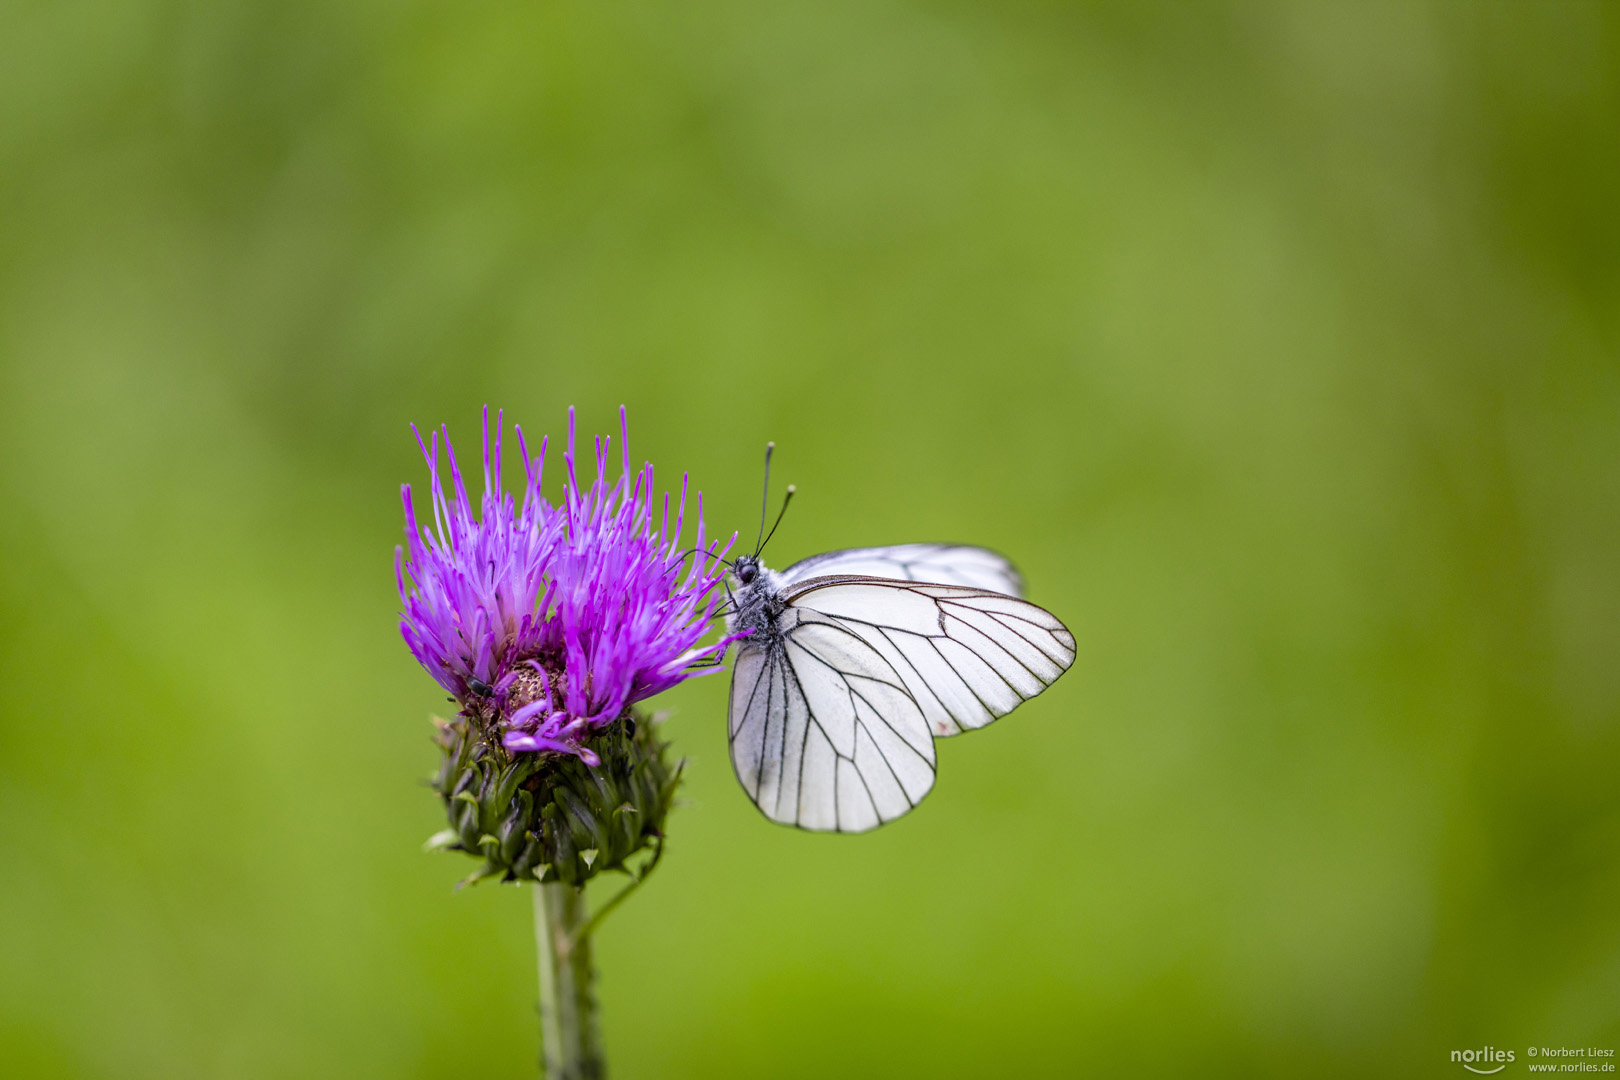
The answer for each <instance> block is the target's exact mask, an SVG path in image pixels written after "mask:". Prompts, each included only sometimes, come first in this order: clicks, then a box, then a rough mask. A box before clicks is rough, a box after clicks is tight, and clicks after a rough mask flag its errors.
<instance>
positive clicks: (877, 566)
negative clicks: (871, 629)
mask: <svg viewBox="0 0 1620 1080" xmlns="http://www.w3.org/2000/svg"><path fill="white" fill-rule="evenodd" d="M831 576H845V577H879V578H893V579H895V580H897V581H919V582H933V583H937V584H941V585H962V586H966V587H968V588H973V589H986V590H988V591H990V592H998V593H1005V594H1007V595H1008V596H1022V595H1023V594H1024V579H1023V578H1022V577H1021V576H1019V573H1018V571H1017V570H1015V569H1014V568H1013V564H1012V563H1011V562H1010V561H1008V560H1007V558H1006V557H1005V556H1002V555H998V554H997V553H995V552H994V551H991V550H989V549H988V548H981V547H971V546H969V545H966V544H890V545H889V546H887V547H870V548H845V549H844V550H842V551H829V552H826V553H825V554H822V555H812V556H810V558H808V559H801V560H800V561H799V562H796V563H794V564H793V565H792V566H790V567H788V568H787V569H786V570H783V571H780V573H779V574H778V580H779V581H780V582H781V584H782V586H783V587H784V588H786V587H790V586H792V585H796V584H798V583H800V582H803V581H807V580H809V579H810V578H812V577H831Z"/></svg>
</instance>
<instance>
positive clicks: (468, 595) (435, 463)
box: [395, 409, 735, 765]
mask: <svg viewBox="0 0 1620 1080" xmlns="http://www.w3.org/2000/svg"><path fill="white" fill-rule="evenodd" d="M619 420H620V430H621V440H620V472H619V476H618V478H617V479H616V480H613V481H611V482H610V481H609V480H608V477H607V470H608V450H609V443H610V440H609V439H608V438H605V437H601V436H598V437H597V438H596V440H595V453H594V455H593V457H594V460H593V461H592V462H591V464H594V466H595V470H596V472H595V478H594V480H593V482H592V483H591V485H590V486H589V487H588V488H582V487H581V486H580V483H579V475H578V474H579V469H578V465H579V462H578V460H577V455H576V452H575V431H574V412H573V410H572V409H570V410H569V412H568V448H567V450H566V451H565V452H564V454H563V466H564V470H563V471H564V475H563V490H562V497H561V500H560V502H559V503H557V504H555V505H554V504H552V503H551V502H549V501H547V500H546V498H545V497H544V496H543V495H542V494H541V491H540V487H541V472H542V468H543V465H544V462H545V454H546V442H545V440H542V441H541V443H540V446H539V453H538V454H537V455H535V456H533V457H531V456H530V454H529V448H528V445H527V443H526V442H525V441H524V439H523V433H522V431H521V429H516V428H514V430H515V431H516V433H517V437H518V447H519V452H520V454H521V456H522V460H523V472H524V483H523V498H522V502H521V503H519V502H517V501H516V500H515V499H514V498H513V496H512V495H511V494H509V493H507V492H506V491H505V490H504V489H503V487H502V484H501V427H502V416H501V414H499V413H498V414H497V415H496V421H495V431H494V438H493V441H492V440H491V438H490V428H489V411H488V409H485V411H484V491H483V496H482V498H481V500H480V503H479V508H478V513H476V514H475V513H474V510H473V505H472V501H471V499H470V498H469V496H468V494H467V490H466V485H465V483H464V482H463V478H462V474H461V470H460V467H459V465H458V463H457V461H456V457H455V452H454V450H453V449H452V448H451V445H450V433H449V431H448V429H441V430H440V431H437V432H434V433H432V435H431V436H430V438H429V439H428V440H426V441H423V440H422V438H421V435H420V433H418V435H417V441H418V443H419V444H420V445H421V447H422V454H423V456H424V457H425V458H426V459H427V463H428V471H429V473H430V475H431V489H430V499H431V502H432V506H433V525H432V527H431V528H428V527H426V526H425V525H424V524H419V523H418V521H417V519H416V514H415V510H414V508H413V505H412V501H411V488H410V485H409V484H407V485H405V486H404V489H403V497H404V503H405V531H406V533H407V535H408V537H409V551H408V553H407V552H406V551H405V550H404V549H400V550H398V551H397V552H396V557H395V568H396V578H397V580H398V585H399V593H400V600H401V603H402V604H403V605H404V612H403V616H402V618H401V620H400V632H401V633H402V634H403V635H404V637H405V642H406V644H407V645H408V646H409V647H410V650H411V653H412V655H414V656H415V657H416V659H417V660H418V662H420V663H421V664H422V666H423V667H424V668H426V669H427V671H428V673H429V674H431V675H432V676H433V677H434V678H435V679H436V680H437V681H438V682H439V685H441V686H443V687H444V688H445V689H446V690H448V691H449V692H450V693H451V694H453V695H454V696H455V697H456V699H457V700H458V701H459V702H460V703H461V705H462V707H463V711H464V712H466V713H468V714H469V715H472V716H475V717H476V718H477V719H478V720H479V722H480V723H481V724H483V725H486V726H487V727H488V729H489V730H490V731H492V732H493V733H495V734H498V735H499V738H500V740H501V742H502V744H503V745H504V746H505V748H506V749H507V750H508V751H514V752H522V751H549V752H554V753H562V754H573V755H577V756H578V757H580V758H581V759H582V760H583V761H584V762H585V763H586V764H587V765H595V764H597V760H596V755H595V753H594V752H593V751H592V750H591V749H590V748H589V747H588V746H586V745H585V742H584V741H585V740H586V739H587V738H589V737H591V736H592V735H595V734H598V733H600V732H601V731H603V730H604V729H605V728H606V727H607V726H608V725H609V724H611V723H613V721H615V720H617V719H619V718H620V717H621V716H622V715H625V714H626V710H627V709H628V708H629V706H630V705H632V704H633V703H635V702H637V701H641V700H643V699H644V698H648V697H651V696H652V695H654V694H657V693H659V692H661V691H663V690H667V689H669V688H670V687H671V686H674V685H675V684H676V683H679V682H681V681H682V680H683V679H686V678H689V677H691V676H693V675H696V674H702V673H703V672H704V670H714V668H713V667H712V666H709V667H707V668H705V665H712V664H714V663H715V662H716V661H718V659H719V658H720V656H721V655H723V654H724V651H725V648H726V645H727V644H729V642H730V639H724V640H721V641H717V642H715V643H713V644H710V645H703V644H701V641H702V638H703V636H704V634H705V633H706V631H707V630H708V627H709V623H710V620H711V618H712V616H713V615H714V609H715V606H716V604H717V602H718V599H719V597H718V596H717V594H716V587H717V586H718V585H719V584H720V582H721V579H722V577H723V574H724V571H723V564H722V560H723V558H724V556H725V553H726V551H727V550H729V549H730V544H729V543H728V544H727V545H726V548H725V549H723V550H719V551H717V550H716V547H717V546H718V543H717V542H714V541H710V542H707V543H706V542H705V539H704V528H703V497H702V495H701V493H700V494H699V495H698V496H697V508H696V515H695V516H696V518H697V521H696V534H697V535H696V543H695V545H694V547H693V548H691V549H689V550H685V551H683V549H682V547H681V543H680V536H681V533H682V531H683V528H684V526H685V524H686V501H687V486H686V482H685V480H684V478H683V481H682V485H681V496H680V501H679V504H678V506H677V508H676V510H675V518H674V521H673V523H671V521H670V497H669V495H668V494H667V493H666V494H665V495H664V496H663V498H662V500H656V499H655V496H654V494H653V468H652V466H651V465H650V464H645V465H643V466H642V467H641V468H640V469H639V470H637V471H634V472H632V471H631V467H630V452H629V446H628V436H629V430H628V426H627V424H626V422H625V415H624V410H623V409H620V411H619ZM441 435H442V436H443V443H444V446H443V452H444V457H445V464H446V465H447V467H448V470H449V474H450V488H449V490H448V491H447V490H446V488H445V485H444V482H443V478H442V476H441V474H440V468H439V465H440V462H439V453H440V446H439V441H440V436H441ZM655 524H656V528H655ZM734 539H735V537H733V540H734Z"/></svg>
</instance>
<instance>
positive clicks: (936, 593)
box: [785, 576, 1075, 736]
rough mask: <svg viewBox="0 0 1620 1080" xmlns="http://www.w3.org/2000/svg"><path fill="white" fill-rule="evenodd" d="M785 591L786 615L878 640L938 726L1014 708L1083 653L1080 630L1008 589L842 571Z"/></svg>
mask: <svg viewBox="0 0 1620 1080" xmlns="http://www.w3.org/2000/svg"><path fill="white" fill-rule="evenodd" d="M785 595H786V598H787V600H788V602H789V604H790V605H791V606H790V608H789V611H788V613H787V615H786V616H785V617H796V618H799V619H812V618H818V617H819V618H820V619H824V620H828V621H831V622H835V623H837V624H838V625H840V626H842V627H843V628H845V629H846V630H848V631H849V633H850V634H852V635H854V636H855V637H858V638H859V639H860V640H861V641H862V642H864V643H865V644H866V645H868V646H870V647H871V649H872V650H873V651H874V652H875V653H877V654H878V656H879V657H880V658H882V659H883V660H884V661H885V663H886V664H887V666H888V667H889V668H890V669H891V670H893V671H894V672H896V673H897V674H898V676H899V678H900V681H901V683H902V684H903V685H904V686H905V688H906V690H907V691H908V693H909V695H910V697H911V699H912V700H913V701H914V702H915V703H916V705H917V706H918V707H919V708H920V709H921V712H922V714H923V717H924V719H925V721H926V723H927V726H928V730H929V731H931V732H932V733H933V734H935V735H941V736H945V735H956V734H959V733H960V732H962V731H967V730H972V729H974V728H980V727H983V726H984V725H986V724H988V723H990V722H991V721H992V720H995V719H997V718H998V717H1002V716H1005V715H1006V714H1007V713H1009V712H1011V711H1012V710H1013V709H1015V708H1017V707H1018V705H1020V704H1021V703H1023V702H1025V701H1028V700H1029V699H1030V698H1032V697H1034V696H1035V695H1036V694H1039V693H1040V692H1041V691H1042V690H1044V689H1046V687H1048V686H1050V685H1051V684H1052V683H1053V682H1054V681H1055V680H1056V679H1057V677H1058V676H1059V675H1061V674H1063V672H1064V671H1065V670H1066V669H1067V668H1068V667H1069V665H1070V664H1072V663H1073V662H1074V655H1075V653H1074V636H1073V635H1072V634H1070V633H1069V631H1068V629H1067V628H1066V627H1065V626H1064V625H1063V623H1062V622H1060V621H1059V620H1058V619H1057V617H1056V616H1054V615H1052V614H1051V613H1050V612H1048V611H1046V610H1045V609H1043V608H1040V607H1037V606H1036V605H1034V604H1031V603H1029V602H1027V601H1024V600H1019V599H1017V598H1015V597H1013V596H1010V595H1007V594H1005V593H1001V592H994V591H990V590H986V589H976V588H966V587H962V586H953V585H936V584H920V583H919V584H914V583H909V582H904V581H897V580H893V579H888V578H875V577H847V576H838V577H816V578H812V579H809V580H806V581H801V582H799V583H798V584H796V585H794V586H792V587H790V588H789V589H788V590H787V591H786V594H785ZM795 612H796V613H797V615H796V616H795V615H794V613H795Z"/></svg>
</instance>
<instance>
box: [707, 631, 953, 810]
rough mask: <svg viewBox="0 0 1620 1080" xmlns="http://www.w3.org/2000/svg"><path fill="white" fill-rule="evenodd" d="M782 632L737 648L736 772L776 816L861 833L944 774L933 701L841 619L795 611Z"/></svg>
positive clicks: (733, 717)
mask: <svg viewBox="0 0 1620 1080" xmlns="http://www.w3.org/2000/svg"><path fill="white" fill-rule="evenodd" d="M778 630H779V631H780V632H779V634H776V635H772V636H771V637H770V639H769V640H768V642H761V643H757V644H756V643H745V644H743V645H742V647H741V648H740V650H739V651H738V654H737V660H736V666H735V670H734V672H733V677H732V687H731V705H730V710H729V711H730V719H729V726H730V735H731V760H732V766H733V768H734V769H735V770H736V773H737V779H738V780H739V781H740V782H741V783H742V786H743V789H744V790H745V791H747V792H748V795H749V797H750V798H751V799H753V800H754V803H755V805H757V806H758V807H759V808H760V810H761V811H762V812H763V813H764V814H765V816H766V817H768V818H770V819H771V820H772V821H777V822H781V823H782V824H786V825H798V826H800V827H802V828H806V829H816V830H836V831H839V832H862V831H864V830H866V829H870V828H874V827H876V826H877V825H880V824H882V823H883V822H885V821H891V820H893V819H894V818H896V817H899V816H900V815H901V814H903V813H905V812H906V811H907V810H910V809H911V808H912V807H913V806H915V805H916V804H917V801H918V800H919V799H921V798H922V797H923V795H925V794H926V793H927V792H928V789H929V788H930V787H932V786H933V782H934V747H933V740H932V738H931V737H930V735H929V729H928V724H927V720H926V719H925V718H924V716H923V712H922V709H921V708H920V707H919V706H918V704H917V702H916V700H915V699H914V698H913V697H912V695H911V693H910V691H909V690H908V689H907V688H906V684H905V682H904V680H903V679H902V677H901V676H900V674H899V673H898V672H896V670H895V668H894V666H893V665H892V664H891V663H890V662H889V661H888V660H886V659H885V658H884V656H883V655H882V653H881V652H880V651H879V650H878V649H876V648H875V647H874V646H873V645H872V644H871V643H870V642H868V641H867V640H866V639H865V637H863V636H862V635H861V634H860V633H857V632H855V631H854V630H853V629H852V628H850V627H848V626H845V625H844V624H843V623H842V622H840V621H839V620H836V619H829V618H825V617H823V616H821V615H818V614H817V613H816V612H813V611H798V610H795V609H793V608H789V609H788V610H787V611H785V612H783V613H782V615H781V616H780V621H779V624H778Z"/></svg>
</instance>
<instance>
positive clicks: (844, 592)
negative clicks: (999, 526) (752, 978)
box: [726, 448, 1075, 832]
mask: <svg viewBox="0 0 1620 1080" xmlns="http://www.w3.org/2000/svg"><path fill="white" fill-rule="evenodd" d="M765 469H766V473H765V475H766V488H767V498H768V496H769V484H770V449H769V448H768V449H767V450H766V455H765ZM792 496H793V488H792V487H789V488H788V499H789V500H791V498H792ZM782 511H783V513H785V512H786V511H787V501H784V502H783V505H782ZM781 520H782V517H781V515H780V514H779V515H778V516H777V523H778V524H780V523H781ZM775 531H776V529H775V527H774V526H773V527H772V529H771V532H772V534H773V535H774V533H775ZM760 533H761V537H762V540H761V541H760V542H758V543H756V544H755V551H754V554H752V555H743V556H741V557H739V558H738V559H737V560H736V562H735V563H734V565H733V573H734V575H735V577H736V580H737V583H738V588H737V590H736V592H735V593H734V594H733V596H732V606H731V611H730V612H729V614H728V615H727V619H726V621H727V629H728V631H729V632H730V633H733V634H735V633H741V632H744V631H747V632H748V636H747V637H745V638H742V639H741V640H740V641H739V642H738V646H737V655H736V659H735V661H734V663H733V667H732V678H731V700H730V705H729V708H728V712H729V734H730V740H731V763H732V766H733V768H734V769H735V770H736V773H737V779H738V780H739V781H741V782H742V786H743V790H744V791H746V792H748V797H749V798H751V799H753V800H754V804H755V805H756V806H758V807H759V809H760V810H761V811H762V812H763V813H764V814H765V816H766V817H768V818H770V819H771V820H772V821H776V822H780V823H782V824H784V825H797V826H798V827H800V828H803V829H814V830H826V831H837V832H864V831H865V830H867V829H872V828H876V827H877V826H878V825H881V824H883V823H884V822H887V821H893V820H894V819H895V818H897V817H899V816H900V815H901V814H904V813H905V812H906V811H908V810H910V809H911V808H912V807H914V806H916V805H917V803H918V802H919V801H921V800H922V797H923V796H924V795H926V794H928V790H929V789H930V788H932V787H933V786H934V738H935V737H936V736H948V735H958V734H961V733H962V732H964V731H971V730H973V729H975V728H981V727H983V726H985V725H986V724H988V723H990V722H991V721H992V720H996V719H998V718H1000V717H1003V716H1005V715H1007V714H1008V713H1010V712H1012V710H1013V709H1015V708H1017V707H1018V706H1019V705H1020V704H1022V703H1023V702H1025V701H1028V700H1029V699H1030V698H1032V697H1034V696H1035V695H1036V694H1039V693H1040V692H1041V691H1042V690H1044V689H1046V688H1047V687H1048V686H1051V685H1052V683H1053V682H1054V681H1056V679H1057V677H1058V676H1059V675H1061V674H1063V672H1064V671H1065V670H1066V669H1067V668H1068V667H1069V665H1070V664H1072V663H1073V662H1074V655H1075V651H1074V635H1072V634H1071V633H1069V631H1068V628H1067V627H1065V626H1064V625H1063V623H1062V622H1060V621H1059V620H1058V619H1057V618H1056V616H1054V615H1052V614H1051V613H1050V612H1048V611H1046V610H1045V609H1043V608H1040V607H1037V606H1036V605H1034V604H1031V603H1029V602H1028V601H1027V600H1024V599H1022V598H1021V596H1022V593H1023V581H1022V579H1021V578H1020V577H1019V575H1018V572H1017V571H1016V570H1014V569H1013V566H1012V564H1011V563H1010V562H1008V561H1007V560H1006V559H1005V558H1003V557H1002V556H1000V555H998V554H996V553H995V552H993V551H987V550H985V549H984V548H977V547H965V546H959V545H953V544H897V545H894V546H892V547H876V548H853V549H850V550H847V551H832V552H828V553H827V554H825V555H815V556H812V557H811V558H808V559H804V560H802V561H800V562H797V563H794V564H793V565H792V566H790V567H788V568H787V569H786V570H783V571H780V572H778V571H774V570H768V569H766V567H765V566H764V565H763V564H762V563H761V562H760V561H759V552H760V551H761V550H762V548H763V546H764V543H765V542H768V541H769V539H770V538H769V537H767V536H764V515H763V513H762V514H761V520H760Z"/></svg>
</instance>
